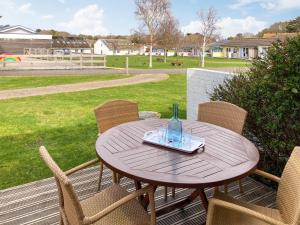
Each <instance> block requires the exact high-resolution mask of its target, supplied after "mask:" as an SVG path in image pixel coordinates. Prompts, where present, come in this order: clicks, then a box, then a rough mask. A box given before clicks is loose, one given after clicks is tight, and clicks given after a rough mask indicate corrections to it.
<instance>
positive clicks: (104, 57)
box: [102, 55, 106, 67]
mask: <svg viewBox="0 0 300 225" xmlns="http://www.w3.org/2000/svg"><path fill="white" fill-rule="evenodd" d="M102 57H103V61H104V63H103V66H104V67H106V55H104V56H102Z"/></svg>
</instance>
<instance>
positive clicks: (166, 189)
mask: <svg viewBox="0 0 300 225" xmlns="http://www.w3.org/2000/svg"><path fill="white" fill-rule="evenodd" d="M165 200H166V201H167V200H168V187H167V186H165Z"/></svg>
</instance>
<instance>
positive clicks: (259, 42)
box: [208, 33, 299, 59]
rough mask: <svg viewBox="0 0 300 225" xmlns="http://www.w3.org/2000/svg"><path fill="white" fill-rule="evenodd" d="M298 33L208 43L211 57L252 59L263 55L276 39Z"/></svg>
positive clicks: (272, 34) (268, 34) (271, 34)
mask: <svg viewBox="0 0 300 225" xmlns="http://www.w3.org/2000/svg"><path fill="white" fill-rule="evenodd" d="M297 35H299V33H267V34H264V36H263V37H262V38H242V39H232V40H224V41H219V42H214V43H211V44H209V45H208V46H209V51H210V53H211V55H212V57H225V58H241V59H254V58H257V57H260V58H263V57H265V55H266V53H267V50H268V48H269V47H270V46H271V45H272V43H273V42H274V41H276V40H285V39H287V38H289V37H295V36H297Z"/></svg>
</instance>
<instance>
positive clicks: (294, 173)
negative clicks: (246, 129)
mask: <svg viewBox="0 0 300 225" xmlns="http://www.w3.org/2000/svg"><path fill="white" fill-rule="evenodd" d="M255 173H256V174H258V175H261V176H264V177H265V178H268V179H271V180H273V181H276V182H278V184H279V185H278V191H277V209H270V208H267V207H261V206H257V205H255V204H250V203H245V202H242V201H237V200H235V199H233V198H231V197H229V196H226V195H224V194H220V193H219V192H216V194H215V196H214V198H213V199H211V200H210V203H209V210H208V221H207V225H267V224H272V225H273V224H274V225H287V224H289V225H299V224H300V180H299V177H300V147H295V149H294V150H293V152H292V154H291V156H290V158H289V160H288V162H287V164H286V166H285V168H284V171H283V173H282V175H281V177H280V178H279V177H276V176H274V175H271V174H268V173H266V172H262V171H259V170H257V171H255Z"/></svg>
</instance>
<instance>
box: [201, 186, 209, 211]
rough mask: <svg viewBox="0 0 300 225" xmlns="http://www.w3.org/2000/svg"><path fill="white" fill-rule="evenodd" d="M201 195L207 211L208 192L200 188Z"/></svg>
mask: <svg viewBox="0 0 300 225" xmlns="http://www.w3.org/2000/svg"><path fill="white" fill-rule="evenodd" d="M199 195H200V198H201V201H202V205H203V207H204V208H205V210H206V212H207V209H208V200H207V197H206V194H205V192H204V189H203V188H201V189H199Z"/></svg>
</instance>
